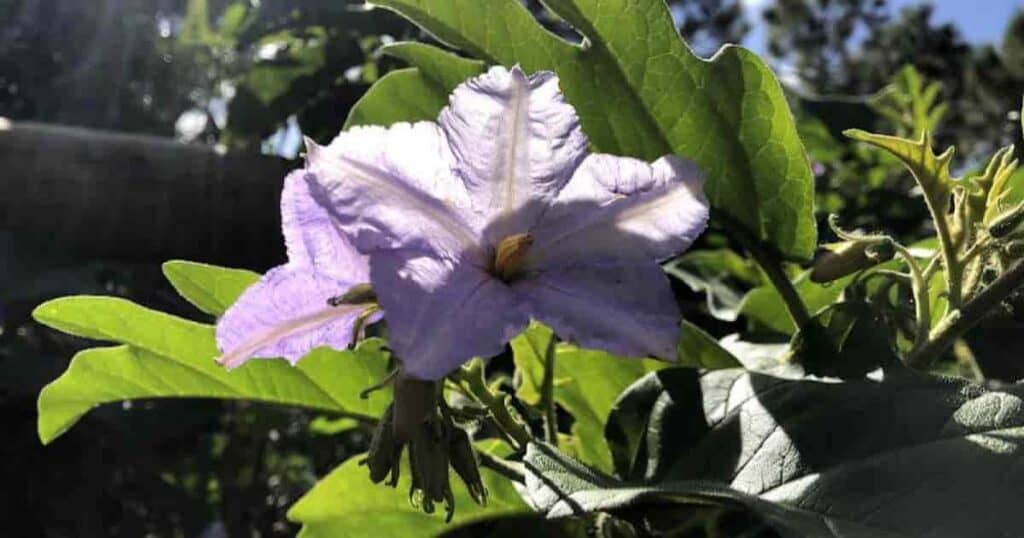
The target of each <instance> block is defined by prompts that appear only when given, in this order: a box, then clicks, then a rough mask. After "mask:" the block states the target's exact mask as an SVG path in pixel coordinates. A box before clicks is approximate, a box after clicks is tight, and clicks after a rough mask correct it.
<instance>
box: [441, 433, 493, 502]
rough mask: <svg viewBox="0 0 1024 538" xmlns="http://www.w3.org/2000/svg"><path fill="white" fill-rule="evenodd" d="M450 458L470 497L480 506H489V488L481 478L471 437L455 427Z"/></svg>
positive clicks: (450, 446)
mask: <svg viewBox="0 0 1024 538" xmlns="http://www.w3.org/2000/svg"><path fill="white" fill-rule="evenodd" d="M448 450H449V453H448V456H449V458H450V459H451V464H452V468H453V469H455V473H456V474H458V475H459V478H461V479H462V482H463V483H464V484H466V489H467V490H469V496H470V497H472V498H473V500H474V501H476V503H477V504H479V505H480V506H487V488H486V487H484V482H483V480H482V479H481V478H480V463H479V462H478V461H477V459H476V451H475V450H474V449H473V443H472V441H471V440H470V438H469V435H468V434H467V433H466V432H465V430H463V429H462V428H459V427H453V428H452V430H451V435H450V436H449V439H448Z"/></svg>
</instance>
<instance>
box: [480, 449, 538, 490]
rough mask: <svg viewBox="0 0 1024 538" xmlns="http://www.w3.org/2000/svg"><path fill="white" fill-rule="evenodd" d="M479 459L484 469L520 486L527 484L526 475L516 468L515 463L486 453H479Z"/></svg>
mask: <svg viewBox="0 0 1024 538" xmlns="http://www.w3.org/2000/svg"><path fill="white" fill-rule="evenodd" d="M476 455H477V459H478V460H479V461H480V465H481V466H482V467H487V468H488V469H490V470H492V471H494V472H496V473H498V474H500V475H501V476H504V477H505V478H508V479H509V480H514V481H516V482H519V483H520V484H525V483H526V473H524V472H523V470H522V469H520V468H519V467H517V466H516V464H515V463H514V462H511V461H508V460H504V459H501V458H497V457H494V456H492V455H490V454H488V453H486V452H480V451H477V453H476Z"/></svg>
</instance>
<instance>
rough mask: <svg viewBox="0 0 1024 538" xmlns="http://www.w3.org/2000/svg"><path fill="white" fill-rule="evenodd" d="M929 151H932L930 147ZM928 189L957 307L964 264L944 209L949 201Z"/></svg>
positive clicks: (948, 287)
mask: <svg viewBox="0 0 1024 538" xmlns="http://www.w3.org/2000/svg"><path fill="white" fill-rule="evenodd" d="M928 151H931V150H930V149H929V150H928ZM928 192H929V191H928V189H925V193H926V194H925V197H924V200H925V205H927V206H928V212H929V213H930V214H931V216H932V222H934V223H935V235H937V236H938V237H939V250H940V251H941V253H942V262H943V265H945V267H946V272H945V276H946V293H947V294H948V295H947V297H948V300H949V307H950V308H951V309H956V308H959V307H960V303H961V300H962V297H961V294H960V285H961V284H962V281H961V274H962V272H963V266H962V265H961V264H960V260H958V259H957V248H956V244H955V243H954V242H953V234H952V232H951V231H950V229H949V221H947V220H946V212H945V211H944V207H945V206H944V205H943V204H945V203H947V201H946V200H945V199H944V198H940V199H938V200H933V199H932V196H929V195H928V194H927V193H928Z"/></svg>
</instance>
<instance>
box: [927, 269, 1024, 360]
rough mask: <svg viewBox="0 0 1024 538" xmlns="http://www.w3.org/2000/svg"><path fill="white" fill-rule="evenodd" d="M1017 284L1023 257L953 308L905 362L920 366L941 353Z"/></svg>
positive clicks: (1022, 274)
mask: <svg viewBox="0 0 1024 538" xmlns="http://www.w3.org/2000/svg"><path fill="white" fill-rule="evenodd" d="M1021 284H1024V261H1020V262H1017V263H1016V264H1015V265H1014V266H1013V267H1011V268H1010V269H1009V270H1008V271H1006V272H1005V273H1003V274H1002V275H999V278H997V279H996V280H995V281H994V282H992V284H990V285H989V286H988V287H986V288H985V289H983V290H981V292H979V293H978V294H977V295H975V296H974V298H973V299H971V300H970V301H969V302H968V303H967V304H965V305H964V306H963V308H960V309H959V310H954V311H953V312H952V313H951V314H950V315H948V316H946V318H945V319H943V320H942V323H940V324H939V326H938V327H936V328H935V330H934V331H932V338H931V340H930V341H929V342H928V343H927V344H925V345H923V346H921V348H920V349H918V350H917V351H916V352H915V353H912V354H911V355H910V356H909V357H908V358H907V364H908V365H910V366H911V367H913V368H918V369H923V368H927V367H928V366H929V365H931V363H932V362H934V361H935V359H936V358H938V357H939V356H940V355H942V354H943V353H944V352H945V351H946V350H947V349H949V347H950V346H952V345H953V343H954V342H955V341H956V339H957V338H960V336H962V335H963V334H964V333H966V332H967V331H968V330H969V329H971V328H972V327H974V326H975V325H977V324H978V322H980V321H981V320H982V319H983V318H984V317H985V315H986V314H988V313H989V312H990V311H991V310H992V309H993V308H995V307H996V306H998V305H999V303H1000V302H1002V301H1003V299H1005V298H1006V297H1008V296H1009V295H1010V294H1011V293H1013V292H1014V290H1016V289H1017V287H1019V286H1020V285H1021Z"/></svg>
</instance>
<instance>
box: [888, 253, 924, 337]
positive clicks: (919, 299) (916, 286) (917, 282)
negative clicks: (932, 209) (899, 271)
mask: <svg viewBox="0 0 1024 538" xmlns="http://www.w3.org/2000/svg"><path fill="white" fill-rule="evenodd" d="M892 244H893V246H894V247H895V248H896V252H898V253H899V255H900V257H902V258H903V261H905V262H907V267H909V268H910V282H911V289H912V290H913V292H914V309H915V310H914V317H915V318H916V319H917V334H915V335H914V345H913V347H912V348H911V351H910V354H911V355H913V353H914V352H915V351H916V350H917V349H919V348H920V347H921V346H923V345H924V344H925V342H927V341H928V329H929V328H931V326H932V314H931V304H930V301H931V299H930V298H929V297H928V281H926V280H925V278H924V273H923V272H922V271H921V265H920V264H918V263H917V260H916V259H915V258H914V256H913V255H912V254H911V253H910V251H908V250H907V247H904V246H903V245H901V244H899V243H897V242H896V241H893V242H892Z"/></svg>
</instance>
